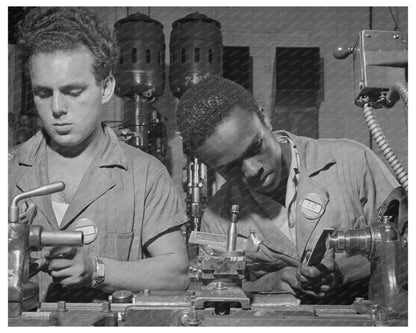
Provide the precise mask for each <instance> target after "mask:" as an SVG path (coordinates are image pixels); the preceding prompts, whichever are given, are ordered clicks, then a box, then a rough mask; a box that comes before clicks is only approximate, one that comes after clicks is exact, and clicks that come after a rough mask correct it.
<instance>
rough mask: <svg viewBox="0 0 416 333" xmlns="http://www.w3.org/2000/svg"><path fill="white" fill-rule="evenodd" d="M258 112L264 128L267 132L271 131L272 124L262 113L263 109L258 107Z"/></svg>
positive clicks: (264, 113)
mask: <svg viewBox="0 0 416 333" xmlns="http://www.w3.org/2000/svg"><path fill="white" fill-rule="evenodd" d="M259 110H260V115H261V119H262V120H263V123H264V125H266V127H267V129H268V130H269V131H271V130H272V122H271V120H270V117H269V116H268V115H267V114H266V112H265V111H264V108H263V107H262V106H260V105H259Z"/></svg>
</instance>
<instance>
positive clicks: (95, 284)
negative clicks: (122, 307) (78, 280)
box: [90, 257, 105, 288]
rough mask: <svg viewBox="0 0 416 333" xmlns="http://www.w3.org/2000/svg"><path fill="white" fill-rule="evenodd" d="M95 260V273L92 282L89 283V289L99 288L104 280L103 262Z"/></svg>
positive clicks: (98, 259)
mask: <svg viewBox="0 0 416 333" xmlns="http://www.w3.org/2000/svg"><path fill="white" fill-rule="evenodd" d="M94 259H95V271H96V273H97V275H96V277H95V279H94V280H92V281H91V285H90V286H91V288H99V287H101V285H102V284H103V283H104V279H105V265H104V262H103V261H102V260H101V259H100V258H97V257H94Z"/></svg>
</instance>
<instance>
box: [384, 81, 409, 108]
mask: <svg viewBox="0 0 416 333" xmlns="http://www.w3.org/2000/svg"><path fill="white" fill-rule="evenodd" d="M407 90H408V89H407V82H396V83H394V84H393V85H392V86H391V88H390V90H389V92H388V93H387V100H388V101H389V103H390V104H392V105H394V104H395V103H396V102H397V101H398V100H399V99H402V101H403V103H404V104H405V105H406V107H407V96H408V92H407Z"/></svg>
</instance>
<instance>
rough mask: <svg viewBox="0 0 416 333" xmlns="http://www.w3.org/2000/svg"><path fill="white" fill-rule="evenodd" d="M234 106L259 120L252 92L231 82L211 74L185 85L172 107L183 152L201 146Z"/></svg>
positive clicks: (257, 107) (259, 113)
mask: <svg viewBox="0 0 416 333" xmlns="http://www.w3.org/2000/svg"><path fill="white" fill-rule="evenodd" d="M236 106H239V107H240V108H241V109H243V110H246V111H251V112H256V113H257V114H258V115H259V116H260V117H261V119H263V118H262V115H261V112H260V110H259V105H258V104H257V102H256V100H255V99H254V97H253V95H251V93H249V92H248V91H247V90H246V89H244V88H243V87H242V86H240V85H239V84H237V83H235V82H233V81H230V80H227V79H224V78H222V77H220V76H217V75H211V76H208V77H207V78H206V79H204V80H202V81H200V82H199V83H198V84H196V85H195V86H193V87H191V88H189V89H188V90H187V91H186V92H185V93H184V94H183V95H182V97H181V99H180V100H179V104H178V107H177V109H176V120H177V123H178V126H179V130H180V132H181V136H182V138H183V145H184V150H185V153H188V152H189V151H190V150H191V151H193V150H195V149H197V148H199V147H200V146H202V145H203V143H204V142H205V140H206V139H207V138H208V137H209V136H210V135H211V134H212V133H213V132H214V131H215V129H216V128H217V127H218V126H219V125H220V124H221V123H223V122H224V121H225V120H226V119H227V118H228V116H229V115H230V114H231V112H232V111H233V110H234V109H235V107H236Z"/></svg>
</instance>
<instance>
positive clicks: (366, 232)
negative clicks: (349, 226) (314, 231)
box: [327, 228, 373, 256]
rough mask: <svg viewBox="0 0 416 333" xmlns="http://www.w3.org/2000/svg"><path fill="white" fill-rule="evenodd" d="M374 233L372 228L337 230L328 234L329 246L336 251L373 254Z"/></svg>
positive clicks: (352, 253)
mask: <svg viewBox="0 0 416 333" xmlns="http://www.w3.org/2000/svg"><path fill="white" fill-rule="evenodd" d="M372 241H373V240H372V233H371V230H370V228H365V229H358V230H347V231H345V232H343V231H335V232H334V233H333V234H332V235H329V236H328V240H327V246H328V247H329V248H334V249H335V251H336V252H344V251H345V252H346V253H348V254H351V255H355V254H361V255H367V256H370V255H371V250H372Z"/></svg>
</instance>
